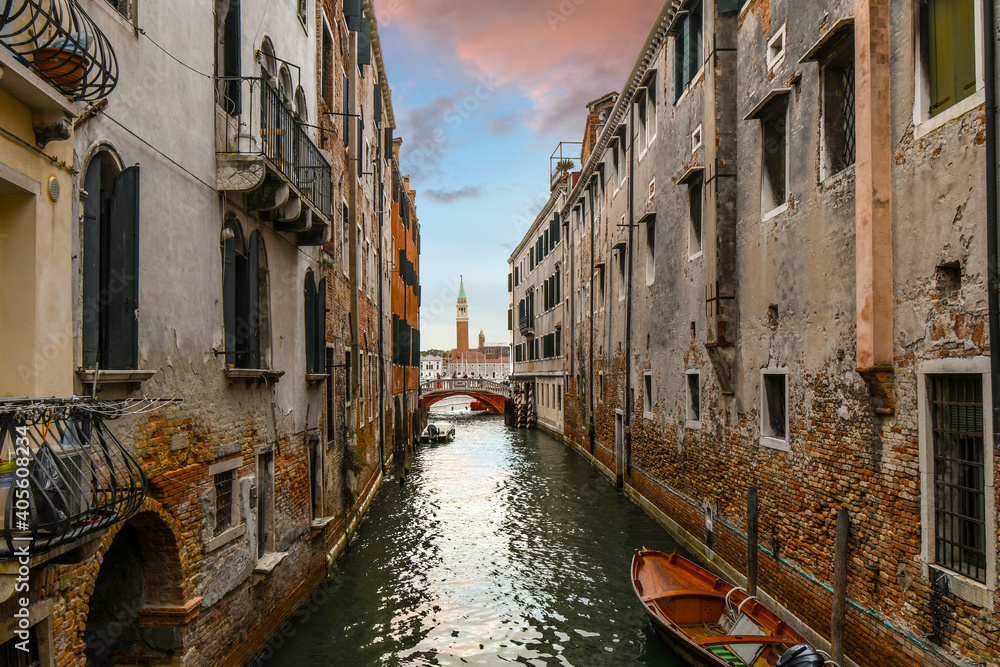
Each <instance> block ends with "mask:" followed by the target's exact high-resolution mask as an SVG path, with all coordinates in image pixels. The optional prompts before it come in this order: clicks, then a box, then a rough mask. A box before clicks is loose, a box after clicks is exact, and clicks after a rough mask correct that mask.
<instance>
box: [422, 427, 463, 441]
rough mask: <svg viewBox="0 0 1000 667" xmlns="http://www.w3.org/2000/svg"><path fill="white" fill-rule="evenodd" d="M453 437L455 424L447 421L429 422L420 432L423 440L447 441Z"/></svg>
mask: <svg viewBox="0 0 1000 667" xmlns="http://www.w3.org/2000/svg"><path fill="white" fill-rule="evenodd" d="M454 438H455V426H454V425H452V424H449V423H448V422H431V423H429V424H427V427H426V428H425V429H424V430H423V432H422V433H421V434H420V440H421V441H423V442H447V441H450V440H454Z"/></svg>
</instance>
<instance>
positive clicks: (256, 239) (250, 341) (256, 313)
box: [244, 232, 261, 368]
mask: <svg viewBox="0 0 1000 667" xmlns="http://www.w3.org/2000/svg"><path fill="white" fill-rule="evenodd" d="M260 252H261V249H260V232H254V233H253V234H251V235H250V254H249V257H248V258H247V279H246V289H247V302H246V303H247V319H246V322H247V340H246V347H245V348H244V349H246V350H247V352H248V354H247V359H246V361H247V364H249V365H248V366H247V368H260V367H261V359H260V285H261V280H260Z"/></svg>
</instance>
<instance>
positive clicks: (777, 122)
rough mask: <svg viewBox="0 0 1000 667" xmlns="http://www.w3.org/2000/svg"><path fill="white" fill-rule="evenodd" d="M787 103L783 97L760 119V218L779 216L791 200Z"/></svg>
mask: <svg viewBox="0 0 1000 667" xmlns="http://www.w3.org/2000/svg"><path fill="white" fill-rule="evenodd" d="M787 119H788V102H787V97H786V96H781V98H780V100H778V101H776V102H775V103H774V104H773V105H772V108H771V109H769V110H768V111H767V113H766V115H764V116H762V117H761V121H760V129H761V143H762V150H761V156H762V158H763V164H762V165H761V171H762V176H763V177H762V178H761V191H760V203H761V215H764V216H766V215H767V214H769V213H777V212H778V210H779V209H781V210H784V209H783V208H781V207H783V206H784V205H785V202H786V201H787V197H788V134H787V131H788V126H787Z"/></svg>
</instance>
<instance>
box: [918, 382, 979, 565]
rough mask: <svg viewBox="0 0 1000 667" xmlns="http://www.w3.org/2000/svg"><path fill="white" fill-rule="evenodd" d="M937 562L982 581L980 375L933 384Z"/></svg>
mask: <svg viewBox="0 0 1000 667" xmlns="http://www.w3.org/2000/svg"><path fill="white" fill-rule="evenodd" d="M931 411H932V417H933V432H934V522H935V552H936V558H935V562H936V563H938V564H939V565H941V566H942V567H946V568H948V569H950V570H953V571H955V572H958V573H959V574H963V575H965V576H967V577H970V578H972V579H975V580H976V581H982V582H985V581H986V477H985V471H986V468H985V457H986V450H985V445H984V438H983V383H982V378H981V376H979V375H939V376H935V377H933V378H932V379H931Z"/></svg>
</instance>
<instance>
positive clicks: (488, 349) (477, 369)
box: [421, 278, 510, 382]
mask: <svg viewBox="0 0 1000 667" xmlns="http://www.w3.org/2000/svg"><path fill="white" fill-rule="evenodd" d="M455 308H456V318H455V331H456V343H457V347H456V348H455V349H454V350H452V353H451V357H450V358H442V359H440V361H434V362H428V363H436V364H437V365H438V366H439V368H437V369H435V371H434V372H433V373H430V369H428V372H429V374H428V375H426V376H425V375H424V372H423V371H424V369H423V364H421V379H433V378H435V377H437V374H438V373H440V376H441V377H470V378H483V379H486V380H496V381H498V382H503V381H504V380H506V379H507V378H508V377H509V376H510V346H509V345H506V344H504V343H498V344H487V343H486V334H485V333H484V332H483V331H480V332H479V346H478V347H477V348H476V349H474V350H470V349H469V301H468V298H467V297H466V294H465V280H464V278H459V288H458V301H457V302H456V305H455Z"/></svg>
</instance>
